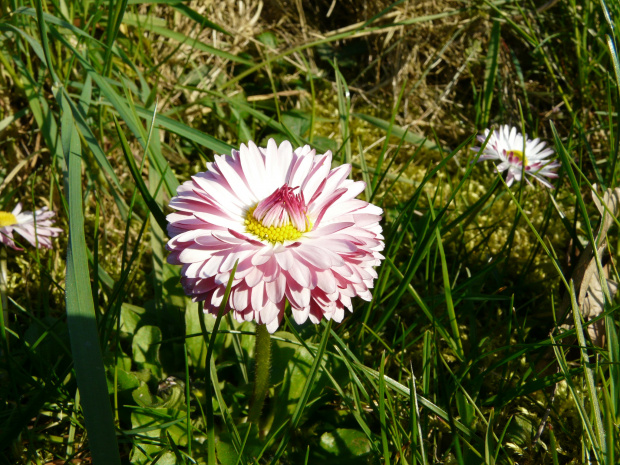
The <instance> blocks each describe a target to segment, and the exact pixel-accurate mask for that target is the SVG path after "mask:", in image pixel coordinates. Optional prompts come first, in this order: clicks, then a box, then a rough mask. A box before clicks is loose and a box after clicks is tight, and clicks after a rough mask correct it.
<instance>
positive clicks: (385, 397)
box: [0, 0, 620, 465]
mask: <svg viewBox="0 0 620 465" xmlns="http://www.w3.org/2000/svg"><path fill="white" fill-rule="evenodd" d="M371 3H372V2H371ZM437 3H438V4H439V5H435V6H432V5H431V4H430V3H428V4H426V3H424V5H422V4H420V3H416V2H408V1H398V2H395V3H394V4H389V3H387V2H379V3H377V4H376V5H374V7H369V6H368V5H369V4H366V3H364V5H366V6H364V7H362V6H360V5H359V4H357V3H356V2H352V1H351V2H346V1H344V0H343V2H335V4H334V5H331V2H317V3H316V4H314V3H313V4H312V5H310V4H309V3H308V4H305V2H298V3H295V5H298V6H297V7H295V6H291V5H289V4H288V3H286V2H283V3H280V2H277V1H276V0H270V1H268V2H265V4H263V3H259V2H246V3H245V4H244V6H243V8H241V7H240V6H239V5H241V4H240V3H235V2H232V1H231V2H227V1H222V2H218V4H213V5H212V6H210V7H208V8H207V7H204V6H203V5H202V3H201V2H181V1H177V0H175V1H164V0H161V1H152V2H142V1H138V0H129V1H122V0H121V1H115V0H109V1H107V2H103V1H99V0H97V1H85V2H77V1H70V0H60V1H58V2H45V3H44V2H42V0H33V2H32V3H31V2H25V1H21V0H12V1H10V2H5V3H2V4H1V6H0V7H1V8H2V17H1V18H0V40H1V41H2V46H1V47H0V63H1V65H0V130H1V131H2V135H1V139H0V150H1V151H2V154H3V156H2V157H0V179H1V180H2V183H1V184H0V210H9V211H10V209H11V208H12V207H13V205H14V204H15V203H16V202H17V201H22V203H24V204H25V205H27V206H28V208H29V209H34V208H35V207H37V206H41V205H42V204H47V205H50V207H51V208H53V209H55V210H56V211H58V217H59V221H58V223H59V224H60V225H61V226H62V227H63V228H64V229H65V230H66V232H67V235H66V236H65V237H62V238H60V240H58V241H57V242H56V244H55V249H53V250H51V251H39V250H35V249H32V248H30V249H28V248H26V252H24V253H18V252H14V251H12V250H9V251H8V252H7V253H6V254H5V256H3V257H0V260H2V261H4V262H5V264H6V265H7V268H8V273H7V281H6V290H3V292H4V293H5V295H6V296H7V297H8V298H7V299H6V301H5V300H3V301H2V305H3V306H6V308H3V310H5V311H8V313H6V315H7V317H6V318H4V317H3V318H2V320H0V336H1V337H2V341H1V356H0V380H1V382H0V400H1V403H0V451H1V453H0V457H1V458H2V461H3V462H4V463H11V464H15V463H88V462H89V461H92V462H93V463H95V464H103V465H105V464H114V463H139V464H140V463H143V464H147V463H148V464H151V463H158V464H172V463H187V464H189V463H210V464H214V463H221V464H226V465H228V464H230V465H235V464H253V463H274V464H275V463H323V464H325V465H328V464H332V463H334V464H335V463H339V464H341V463H351V464H353V463H355V464H359V463H373V464H374V463H385V464H397V463H402V464H415V463H420V464H430V463H459V464H470V463H489V464H491V463H520V464H524V463H525V464H527V463H529V464H540V463H553V464H558V463H586V462H587V463H609V464H613V463H616V462H617V460H618V457H619V456H620V433H619V432H618V428H617V424H618V421H619V418H620V410H619V409H620V403H619V400H620V366H619V365H618V354H619V349H618V337H617V329H618V312H617V309H618V305H617V303H616V301H615V300H614V295H613V294H614V290H615V288H616V285H615V282H619V278H618V273H617V269H616V257H617V247H618V241H617V233H616V231H617V230H615V229H614V227H615V226H613V225H612V229H611V230H610V232H609V234H607V235H606V236H605V237H603V236H599V237H597V231H598V229H597V228H598V225H599V223H600V222H601V221H602V220H601V215H600V214H599V211H598V210H597V209H596V207H595V202H594V201H593V200H592V196H593V194H592V192H593V184H595V183H596V184H597V185H598V191H595V192H597V194H595V195H596V196H598V198H602V197H603V192H604V190H605V189H615V188H617V186H618V184H617V179H618V171H619V167H618V153H619V142H620V125H619V124H618V112H619V111H620V105H619V102H620V63H619V60H618V40H619V36H618V33H617V31H618V28H619V27H620V22H619V20H618V18H619V17H620V8H618V5H617V3H615V2H614V3H612V2H609V3H605V2H596V1H593V0H584V1H583V2H575V1H568V2H549V3H547V4H545V5H543V7H539V8H538V9H537V7H536V5H535V4H534V3H533V2H530V1H510V2H505V1H495V0H492V1H483V2H472V3H467V2H465V3H463V2H450V1H448V0H446V1H442V2H437ZM330 6H333V8H334V10H333V11H332V14H330V15H327V11H328V10H329V8H330ZM261 8H262V12H261ZM373 8H374V9H373ZM257 12H259V14H257ZM504 123H510V124H513V125H515V126H517V127H524V128H525V129H526V130H527V132H528V133H529V134H531V135H532V136H538V137H541V138H543V139H546V140H547V141H549V142H550V143H551V144H553V145H554V146H555V148H556V151H557V153H558V156H559V158H560V160H561V161H562V164H563V167H562V169H561V171H560V178H559V179H558V180H557V182H556V188H555V189H553V190H545V189H543V188H542V187H541V186H533V187H529V186H526V185H525V184H522V185H516V184H515V185H513V186H512V187H511V188H508V187H507V186H506V184H505V182H503V179H502V178H501V177H500V176H498V175H497V174H495V173H494V172H493V170H492V168H490V167H489V166H487V165H484V164H474V163H472V162H473V161H474V160H475V157H474V152H471V151H470V150H469V149H470V148H471V147H472V145H473V144H474V142H475V140H474V139H473V136H474V135H475V134H477V133H479V132H480V131H481V130H483V129H484V128H485V127H488V126H490V125H498V124H504ZM271 137H273V138H275V139H276V140H278V141H280V140H283V139H288V140H291V141H293V143H294V144H306V143H309V144H311V145H313V146H314V147H316V148H317V150H319V151H325V150H328V149H331V150H333V151H334V154H335V157H334V159H335V160H336V163H345V162H346V163H351V164H352V165H353V167H354V171H353V175H352V176H353V177H355V178H356V179H363V180H364V181H366V185H367V186H366V191H365V193H364V196H365V197H366V198H367V199H368V200H372V201H373V202H375V203H377V204H378V205H380V206H382V207H383V208H384V211H385V216H384V222H383V226H384V232H385V237H386V249H385V252H384V254H385V257H386V258H385V262H384V263H383V265H382V266H381V268H380V269H379V278H378V280H377V281H376V285H375V288H374V289H373V300H372V302H369V303H364V302H362V301H360V300H358V301H356V302H355V304H354V307H355V311H354V313H353V314H351V315H347V317H346V318H345V320H344V321H343V323H341V324H329V323H322V324H320V325H316V326H315V325H312V324H306V325H303V326H301V327H300V326H297V325H296V324H295V323H294V322H293V321H292V320H289V319H288V318H286V320H285V322H284V323H283V325H282V326H281V328H280V331H279V332H277V333H276V334H275V335H274V336H273V337H272V362H273V366H272V371H271V376H270V379H271V385H270V388H269V392H268V396H267V401H266V403H265V406H264V408H263V412H262V415H261V417H260V420H259V421H256V422H252V423H249V422H247V421H246V419H247V416H248V411H249V408H250V405H251V398H252V391H253V389H252V379H253V370H254V366H253V361H254V355H255V354H254V339H255V334H256V327H255V325H254V324H253V323H244V324H241V325H240V324H238V323H236V322H234V321H233V319H232V318H230V316H221V317H220V318H218V319H217V320H215V319H213V318H211V317H205V318H204V319H203V318H202V312H201V308H200V307H199V306H198V305H197V304H195V303H192V302H190V301H189V300H188V299H187V298H186V297H185V296H184V294H183V292H182V289H181V287H180V285H179V270H178V269H177V267H175V266H171V265H169V264H168V263H167V261H166V255H167V252H166V249H165V243H166V241H167V238H166V234H165V214H166V213H168V212H169V211H170V210H169V209H168V207H167V201H168V200H169V199H170V198H171V196H173V195H174V194H175V192H176V188H177V187H178V185H179V184H180V183H181V182H183V181H184V180H186V179H188V178H189V176H190V175H192V174H193V173H195V172H197V171H200V170H204V162H205V161H208V160H211V159H212V157H213V154H214V153H217V154H225V153H228V152H229V151H230V149H231V148H232V147H235V146H238V145H239V144H240V143H242V142H247V140H248V139H253V140H255V141H257V142H258V143H262V142H265V141H266V140H267V139H268V138H271ZM607 210H608V211H606V212H605V213H604V214H607V215H612V216H614V219H613V220H614V221H613V223H614V225H615V224H616V223H618V222H617V220H616V218H615V216H617V211H616V210H614V208H613V206H612V207H608V208H607ZM603 242H605V244H606V246H607V250H606V251H605V253H604V254H603V255H602V256H598V255H597V254H593V255H592V256H591V260H593V261H594V262H593V263H595V264H596V270H597V273H596V275H595V276H596V277H595V278H594V279H598V280H599V281H600V287H601V289H603V291H602V293H603V294H602V297H601V301H602V302H603V304H602V306H601V308H600V310H599V312H598V316H597V317H596V319H595V320H590V321H587V319H586V320H583V321H582V317H581V315H582V312H583V308H580V305H581V302H579V295H580V294H579V292H580V290H581V289H582V288H583V289H586V288H587V284H588V283H584V282H582V281H580V278H579V273H580V271H579V267H578V266H577V263H578V261H579V259H580V257H584V254H587V253H588V251H590V253H592V252H591V251H592V250H598V247H599V246H600V244H602V243H603ZM33 250H35V251H33ZM585 256H587V255H585ZM608 279H609V280H608ZM583 286H586V287H585V288H584V287H583ZM597 320H603V321H604V323H605V325H604V326H605V332H606V341H605V343H604V345H602V346H601V345H595V344H592V342H591V341H590V339H589V332H588V328H589V326H591V325H594V324H596V322H597ZM567 321H573V322H574V324H572V325H570V326H565V327H566V328H568V329H566V330H564V331H562V330H561V328H560V326H561V325H563V324H565V323H566V322H567ZM545 419H546V421H544V420H545ZM216 461H217V462H216Z"/></svg>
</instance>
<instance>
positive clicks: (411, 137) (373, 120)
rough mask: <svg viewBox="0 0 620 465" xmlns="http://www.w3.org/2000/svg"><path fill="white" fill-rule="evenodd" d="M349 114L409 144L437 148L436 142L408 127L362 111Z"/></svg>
mask: <svg viewBox="0 0 620 465" xmlns="http://www.w3.org/2000/svg"><path fill="white" fill-rule="evenodd" d="M351 116H355V117H356V118H359V119H361V120H364V121H366V122H367V123H370V124H372V125H373V126H376V127H378V128H379V129H383V130H384V131H386V132H388V131H389V132H390V133H391V135H392V136H394V137H396V138H398V139H403V140H404V141H405V142H407V143H409V144H414V145H421V146H422V147H425V148H427V149H429V150H439V147H437V144H436V143H434V142H432V141H430V140H428V139H427V138H426V137H424V136H421V135H419V134H415V133H413V132H411V131H409V130H408V129H405V128H403V127H400V126H398V125H396V124H390V122H389V121H386V120H384V119H381V118H377V117H376V116H370V115H365V114H364V113H351Z"/></svg>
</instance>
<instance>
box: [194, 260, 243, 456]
mask: <svg viewBox="0 0 620 465" xmlns="http://www.w3.org/2000/svg"><path fill="white" fill-rule="evenodd" d="M238 264H239V260H237V261H236V262H235V265H234V266H233V269H232V271H231V272H230V278H229V279H228V284H226V291H225V292H224V298H223V299H222V303H221V304H220V308H219V310H218V312H217V318H216V319H215V324H214V325H213V330H212V331H211V337H209V333H208V332H207V327H206V325H205V321H204V318H205V315H204V312H203V305H202V302H201V303H200V305H198V320H199V321H200V329H201V330H202V335H203V337H204V338H205V342H206V343H207V353H206V361H205V367H207V369H206V370H205V378H206V379H205V383H206V388H205V390H206V396H205V403H206V407H207V412H206V416H207V441H208V442H207V459H208V460H207V464H208V465H216V464H217V461H216V460H217V459H216V457H215V419H214V417H213V400H212V398H213V392H212V389H213V385H212V383H211V369H210V367H211V357H212V356H213V348H214V347H215V337H216V336H217V330H218V328H219V327H220V322H221V321H222V317H223V316H224V312H225V310H226V305H228V297H229V296H230V290H231V289H232V284H233V281H234V279H235V272H236V271H237V265H238Z"/></svg>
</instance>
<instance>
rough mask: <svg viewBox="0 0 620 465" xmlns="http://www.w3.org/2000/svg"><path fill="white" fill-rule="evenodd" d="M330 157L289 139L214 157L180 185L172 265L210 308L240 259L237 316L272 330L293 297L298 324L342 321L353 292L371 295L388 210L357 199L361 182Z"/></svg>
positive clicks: (234, 297) (172, 224) (172, 226)
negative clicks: (383, 219)
mask: <svg viewBox="0 0 620 465" xmlns="http://www.w3.org/2000/svg"><path fill="white" fill-rule="evenodd" d="M331 162H332V155H331V152H327V153H325V154H324V155H316V153H315V150H313V149H311V148H310V146H308V145H306V146H304V147H300V148H297V149H295V150H293V147H292V146H291V144H290V143H289V142H288V141H285V142H283V143H282V144H280V146H279V147H278V145H277V144H276V142H275V141H274V140H273V139H271V140H269V142H268V143H267V147H266V148H263V147H257V146H256V145H255V144H254V143H253V142H249V143H248V146H245V145H241V147H240V149H239V150H233V151H232V153H231V155H230V156H224V155H222V156H219V155H216V156H215V161H214V162H213V163H207V171H205V172H202V173H198V174H196V175H194V176H192V179H191V180H190V181H187V182H185V183H184V184H183V185H181V186H180V187H179V188H178V190H177V195H176V197H174V198H173V199H172V200H171V201H170V206H171V207H172V208H174V209H175V210H177V212H175V213H171V214H170V215H168V217H167V219H168V221H169V224H168V234H169V235H170V237H171V239H170V241H169V242H168V250H170V251H171V253H170V255H169V256H168V262H169V263H172V264H176V265H182V267H183V268H182V270H181V274H182V277H181V283H182V285H183V288H184V290H185V293H186V294H188V295H189V296H191V297H192V298H193V300H194V301H205V311H208V312H210V313H212V314H217V311H218V308H219V305H220V304H221V302H222V299H223V297H224V291H225V289H226V284H227V282H228V279H229V278H230V272H231V270H232V268H233V266H234V264H235V262H236V261H237V260H239V265H238V267H237V271H236V273H235V276H234V281H233V284H232V290H231V294H230V298H229V301H228V306H229V307H230V309H231V310H232V311H233V314H234V317H235V318H236V319H237V321H239V322H242V321H252V320H254V321H256V322H257V323H259V324H265V325H267V329H268V330H269V332H272V333H273V332H274V331H275V330H276V329H277V328H278V326H279V325H280V322H281V321H282V317H283V315H284V306H285V302H286V301H287V300H288V302H289V303H290V306H291V310H292V312H293V318H294V319H295V321H296V322H297V323H298V324H301V323H304V322H305V321H306V320H307V319H308V318H309V319H310V321H312V322H313V323H318V322H319V321H321V319H322V318H327V319H332V320H335V321H337V322H340V321H342V318H343V317H344V313H345V312H344V309H345V308H347V309H348V310H349V311H353V307H352V304H351V298H352V297H355V296H359V297H361V298H362V299H364V300H367V301H370V300H371V298H372V296H371V293H370V291H369V289H370V288H372V287H373V281H374V280H375V279H376V278H377V273H376V271H375V269H374V268H375V267H376V266H378V265H379V264H380V262H381V259H383V256H382V255H381V254H380V253H379V252H380V251H381V250H383V246H384V244H383V236H382V235H381V232H382V230H381V226H380V225H379V221H380V220H381V214H382V213H383V211H382V210H381V208H379V207H377V206H375V205H372V204H369V203H368V202H364V201H363V200H358V199H356V198H355V197H357V195H359V194H360V193H361V192H362V191H363V190H364V187H365V185H364V183H363V182H361V181H357V182H356V181H351V180H349V179H347V176H348V174H349V173H350V172H351V166H350V165H341V166H339V167H337V168H335V169H331Z"/></svg>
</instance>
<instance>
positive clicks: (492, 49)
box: [478, 20, 501, 128]
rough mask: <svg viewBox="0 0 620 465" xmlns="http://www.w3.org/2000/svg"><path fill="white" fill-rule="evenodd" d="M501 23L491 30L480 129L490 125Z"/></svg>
mask: <svg viewBox="0 0 620 465" xmlns="http://www.w3.org/2000/svg"><path fill="white" fill-rule="evenodd" d="M500 32H501V29H500V22H499V21H497V20H495V21H493V28H492V29H491V37H490V39H489V51H488V53H487V58H486V64H485V69H484V92H482V93H481V94H480V96H481V98H482V103H481V105H478V108H481V109H482V115H480V119H479V121H478V127H482V128H485V127H487V126H488V125H489V120H490V117H491V104H492V102H493V90H494V88H495V78H496V76H497V62H498V59H499V39H500Z"/></svg>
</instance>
